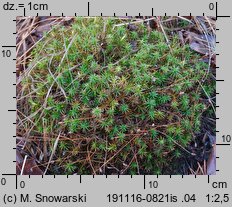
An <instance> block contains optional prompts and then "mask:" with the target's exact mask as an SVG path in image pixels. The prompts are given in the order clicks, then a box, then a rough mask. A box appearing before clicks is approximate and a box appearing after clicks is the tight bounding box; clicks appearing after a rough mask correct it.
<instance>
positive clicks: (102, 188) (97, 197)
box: [0, 0, 232, 207]
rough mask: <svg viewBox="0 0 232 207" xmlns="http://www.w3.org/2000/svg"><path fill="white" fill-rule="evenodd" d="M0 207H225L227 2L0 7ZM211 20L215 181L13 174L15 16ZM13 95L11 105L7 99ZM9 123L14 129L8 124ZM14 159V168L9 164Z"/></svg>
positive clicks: (230, 196) (229, 198) (228, 198)
mask: <svg viewBox="0 0 232 207" xmlns="http://www.w3.org/2000/svg"><path fill="white" fill-rule="evenodd" d="M0 6H1V7H0V10H1V13H0V16H1V19H0V20H1V26H2V30H1V49H2V51H4V52H2V53H1V62H0V64H1V68H2V70H1V72H2V79H1V82H0V84H1V87H0V88H1V90H2V91H1V107H0V110H1V118H0V122H1V131H2V139H1V140H2V145H1V146H2V148H1V151H0V155H1V156H0V159H1V172H0V173H1V176H0V181H1V182H0V189H1V191H0V204H1V206H41V205H42V206H64V205H65V206H165V207H168V206H172V207H173V206H186V207H187V206H205V207H207V206H231V204H232V179H231V166H232V165H231V160H230V157H231V154H232V149H231V136H232V129H231V115H232V110H231V88H232V81H231V80H230V78H231V77H232V72H231V69H230V68H231V67H230V62H229V61H230V56H231V55H230V54H231V53H230V44H229V43H230V42H231V39H230V37H231V31H230V30H231V18H230V15H231V14H230V13H231V10H230V8H231V6H232V2H231V1H229V0H228V1H218V2H216V1H202V0H201V1H200V0H195V1H192V2H187V1H184V0H178V1H175V2H174V1H172V2H171V3H169V2H168V1H157V2H154V1H151V0H149V1H141V2H130V1H122V0H118V1H109V0H108V1H107V0H104V1H97V0H93V1H81V2H77V1H74V0H72V1H71V0H70V1H66V2H63V1H53V0H51V1H42V0H37V1H33V2H32V1H23V0H21V1H18V0H17V1H1V3H0ZM176 15H177V16H215V17H216V20H217V35H216V36H217V42H216V43H217V47H216V55H217V93H216V94H217V120H216V121H217V175H212V176H206V175H205V176H190V175H189V176H188V175H184V176H183V175H162V176H156V175H135V176H129V175H120V176H118V175H97V176H91V175H69V176H64V175H63V176H62V175H56V176H53V175H46V176H32V175H31V176H26V175H24V176H18V175H16V174H15V151H14V150H15V137H16V136H15V124H14V122H15V113H16V109H15V107H16V104H15V98H16V97H15V85H16V84H15V73H16V72H15V61H16V59H15V47H16V46H15V35H16V33H15V21H16V20H15V19H16V16H176ZM12 97H13V99H12ZM12 123H13V124H12ZM12 161H13V162H12Z"/></svg>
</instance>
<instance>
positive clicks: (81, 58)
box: [22, 17, 214, 174]
mask: <svg viewBox="0 0 232 207" xmlns="http://www.w3.org/2000/svg"><path fill="white" fill-rule="evenodd" d="M120 23H122V20H119V19H114V18H105V19H103V18H100V17H96V18H76V19H75V21H74V23H73V24H72V26H71V27H60V26H56V27H54V28H53V29H52V31H50V32H49V33H48V34H47V35H46V37H45V38H44V39H43V41H41V42H39V43H38V44H37V46H36V47H35V49H34V50H33V52H32V59H31V66H33V69H31V71H30V74H29V75H28V76H27V77H26V78H25V80H24V81H23V82H22V84H23V88H24V91H23V93H24V95H27V94H31V93H32V94H33V95H29V96H28V107H27V109H25V110H24V109H22V111H24V114H25V115H26V116H31V115H32V114H33V113H36V112H37V111H39V113H40V114H42V117H43V119H42V118H41V116H32V117H31V118H30V121H28V123H25V126H26V125H29V126H30V125H31V126H32V124H31V121H32V123H36V124H35V125H34V126H32V127H33V130H32V131H31V134H33V133H35V132H37V133H39V134H41V135H42V136H43V133H44V130H47V129H48V128H49V127H50V132H49V133H50V135H51V136H53V137H54V136H57V135H58V134H59V132H61V133H62V134H64V135H65V136H66V137H68V138H69V139H67V140H66V141H62V142H61V143H60V144H59V149H60V151H62V150H66V151H68V149H69V151H70V152H69V151H68V152H67V154H66V155H65V156H67V157H68V158H69V160H70V162H66V163H64V166H63V170H64V171H63V172H62V171H61V173H73V172H75V171H76V172H77V173H81V172H89V173H93V169H94V170H95V171H96V173H102V172H101V170H102V169H103V168H102V167H103V166H104V163H105V162H106V161H107V160H108V162H107V165H108V166H111V167H112V166H114V167H115V168H116V169H119V170H120V171H123V169H124V168H125V166H124V165H123V163H127V164H129V163H130V164H129V167H128V169H127V171H126V172H125V173H131V174H135V173H137V172H138V169H137V168H139V171H141V172H143V173H144V174H152V173H156V174H161V172H164V169H165V167H167V166H169V165H172V159H174V158H179V157H181V152H182V151H181V150H182V149H181V148H180V147H179V146H178V145H181V146H183V147H185V146H187V144H188V143H189V142H190V141H191V139H192V136H193V135H194V134H195V133H196V132H198V131H199V130H200V126H201V119H200V117H201V114H202V113H203V112H204V111H205V109H206V108H205V105H204V103H203V101H202V99H200V97H201V96H202V94H204V92H203V91H202V90H199V81H201V80H202V79H203V77H204V75H205V72H206V70H207V65H206V64H205V63H202V62H200V60H199V56H198V55H197V54H195V53H194V52H192V51H191V50H190V49H189V47H188V46H183V47H182V46H180V44H179V42H178V38H177V37H175V36H173V37H172V38H171V39H170V46H168V45H167V44H166V41H165V38H164V36H163V34H162V33H160V32H157V31H151V32H149V31H148V30H147V28H146V27H145V26H144V24H138V25H137V26H136V28H137V29H136V30H135V31H130V30H128V29H127V26H126V25H124V26H115V25H117V24H120ZM104 28H105V31H104ZM213 84H214V83H212V87H211V82H210V81H209V82H207V86H205V90H206V91H207V93H208V94H209V95H212V94H213V92H214V90H213V88H214V85H213ZM46 110H47V112H46ZM26 122H27V121H26ZM45 122H46V126H47V127H46V126H45V125H44V123H45ZM45 127H46V128H45ZM48 131H49V130H48ZM47 133H48V132H47ZM150 138H151V139H150ZM83 140H85V141H83ZM174 141H175V142H174ZM65 142H67V143H68V144H65ZM176 142H177V143H178V145H176V144H175V143H176ZM67 146H68V147H67ZM74 148H75V149H77V148H79V149H78V150H75V153H74V154H73V153H71V151H72V149H74ZM51 150H52V147H51ZM106 152H107V153H106ZM170 153H172V154H173V156H169V154H170ZM135 154H136V159H137V161H136V162H135V160H134V158H133V157H134V155H135ZM56 156H57V159H58V158H59V157H62V156H63V155H62V153H61V152H60V154H59V153H58V154H57V155H56ZM64 159H65V157H64ZM89 159H92V162H91V165H92V166H91V165H90V164H89ZM131 159H132V160H131ZM71 160H79V161H80V163H79V162H75V163H74V162H73V163H72V161H71ZM54 165H56V162H55V163H54ZM78 169H79V170H78ZM103 173H104V172H103Z"/></svg>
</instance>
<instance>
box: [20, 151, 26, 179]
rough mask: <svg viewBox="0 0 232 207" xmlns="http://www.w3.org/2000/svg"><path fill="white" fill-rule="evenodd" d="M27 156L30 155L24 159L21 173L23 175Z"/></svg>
mask: <svg viewBox="0 0 232 207" xmlns="http://www.w3.org/2000/svg"><path fill="white" fill-rule="evenodd" d="M27 157H28V156H27V155H25V157H24V160H23V166H22V169H21V173H20V175H23V170H24V167H25V164H26V160H27Z"/></svg>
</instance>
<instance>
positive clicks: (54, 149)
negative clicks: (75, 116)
mask: <svg viewBox="0 0 232 207" xmlns="http://www.w3.org/2000/svg"><path fill="white" fill-rule="evenodd" d="M60 134H61V132H60V133H59V135H58V137H57V138H56V141H55V143H54V146H53V150H52V154H51V156H50V158H49V161H48V164H47V167H46V169H45V171H44V175H46V173H47V170H48V167H49V165H50V163H51V161H52V158H53V156H54V154H55V151H56V148H57V144H58V142H59V139H60Z"/></svg>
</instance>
